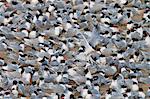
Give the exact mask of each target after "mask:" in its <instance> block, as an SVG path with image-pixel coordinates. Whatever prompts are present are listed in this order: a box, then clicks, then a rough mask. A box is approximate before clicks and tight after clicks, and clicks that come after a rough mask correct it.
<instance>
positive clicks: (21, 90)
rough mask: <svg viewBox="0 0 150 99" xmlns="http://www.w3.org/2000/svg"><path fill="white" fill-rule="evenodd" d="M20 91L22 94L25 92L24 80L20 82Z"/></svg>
mask: <svg viewBox="0 0 150 99" xmlns="http://www.w3.org/2000/svg"><path fill="white" fill-rule="evenodd" d="M18 92H19V94H20V95H24V94H25V86H24V84H23V82H22V81H19V82H18Z"/></svg>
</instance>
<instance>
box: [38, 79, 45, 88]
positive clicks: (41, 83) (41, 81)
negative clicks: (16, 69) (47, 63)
mask: <svg viewBox="0 0 150 99" xmlns="http://www.w3.org/2000/svg"><path fill="white" fill-rule="evenodd" d="M44 82H45V81H44V77H40V79H39V87H41V86H42V85H43V84H44Z"/></svg>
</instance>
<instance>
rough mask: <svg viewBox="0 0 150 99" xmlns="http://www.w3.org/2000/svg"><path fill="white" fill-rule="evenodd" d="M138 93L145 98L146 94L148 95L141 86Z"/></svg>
mask: <svg viewBox="0 0 150 99" xmlns="http://www.w3.org/2000/svg"><path fill="white" fill-rule="evenodd" d="M138 94H139V97H140V98H142V99H145V96H146V95H145V93H144V90H143V89H142V88H139V92H138Z"/></svg>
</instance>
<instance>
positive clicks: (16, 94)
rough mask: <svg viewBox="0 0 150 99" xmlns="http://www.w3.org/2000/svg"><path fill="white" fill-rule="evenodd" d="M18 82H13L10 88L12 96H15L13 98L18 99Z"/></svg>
mask: <svg viewBox="0 0 150 99" xmlns="http://www.w3.org/2000/svg"><path fill="white" fill-rule="evenodd" d="M17 84H18V82H17V81H16V80H14V81H13V86H12V88H11V90H12V94H13V95H14V96H15V97H18V93H19V92H18V85H17Z"/></svg>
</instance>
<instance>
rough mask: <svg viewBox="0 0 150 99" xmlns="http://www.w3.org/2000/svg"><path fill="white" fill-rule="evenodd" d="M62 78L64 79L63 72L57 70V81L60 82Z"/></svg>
mask: <svg viewBox="0 0 150 99" xmlns="http://www.w3.org/2000/svg"><path fill="white" fill-rule="evenodd" d="M61 80H62V74H61V72H57V77H56V81H57V82H60V81H61Z"/></svg>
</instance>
